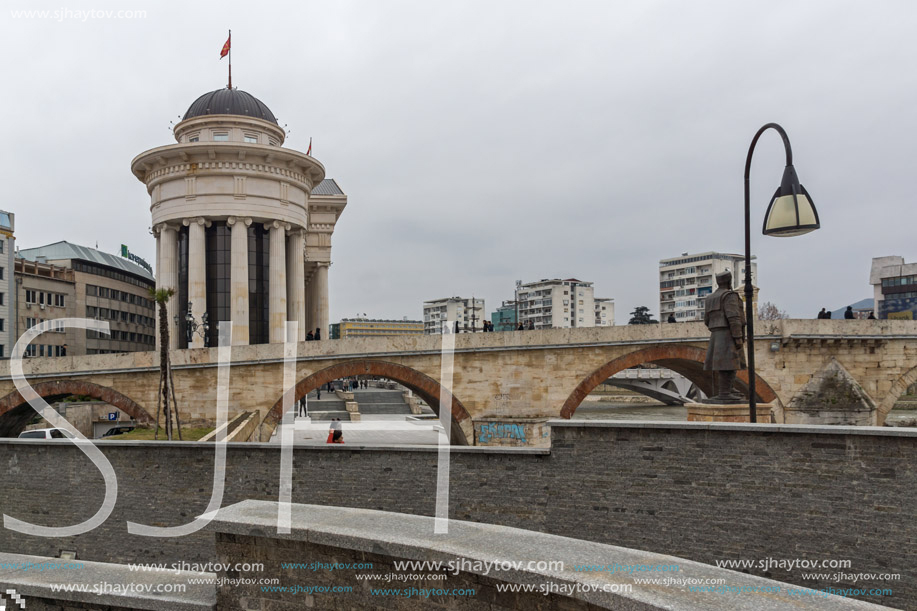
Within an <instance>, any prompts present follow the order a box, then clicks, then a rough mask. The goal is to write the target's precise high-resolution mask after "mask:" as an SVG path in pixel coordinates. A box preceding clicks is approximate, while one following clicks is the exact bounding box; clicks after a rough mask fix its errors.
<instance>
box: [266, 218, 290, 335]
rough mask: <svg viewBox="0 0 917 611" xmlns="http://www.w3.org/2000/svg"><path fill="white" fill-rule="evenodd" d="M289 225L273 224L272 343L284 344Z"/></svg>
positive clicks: (270, 306)
mask: <svg viewBox="0 0 917 611" xmlns="http://www.w3.org/2000/svg"><path fill="white" fill-rule="evenodd" d="M289 228H290V225H289V223H281V222H280V221H274V222H273V223H271V239H270V249H271V251H270V256H271V260H270V264H269V267H268V269H269V270H270V279H269V281H268V292H269V295H268V300H269V302H268V307H269V318H268V320H269V321H270V333H269V338H270V343H272V344H282V343H283V342H284V336H285V329H284V327H285V324H284V323H286V320H287V261H286V232H287V230H288V229H289Z"/></svg>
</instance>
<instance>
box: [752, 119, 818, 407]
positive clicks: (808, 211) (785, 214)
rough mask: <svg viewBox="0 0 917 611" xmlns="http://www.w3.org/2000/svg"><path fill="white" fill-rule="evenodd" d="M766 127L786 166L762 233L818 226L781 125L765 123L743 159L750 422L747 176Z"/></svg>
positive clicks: (786, 234) (793, 233)
mask: <svg viewBox="0 0 917 611" xmlns="http://www.w3.org/2000/svg"><path fill="white" fill-rule="evenodd" d="M769 129H774V130H775V131H777V133H779V134H780V137H781V138H782V139H783V148H784V149H785V150H786V168H785V169H784V170H783V180H781V181H780V187H778V189H777V191H776V192H775V193H774V196H773V197H772V198H771V203H770V204H769V205H768V206H767V213H766V214H765V215H764V228H763V233H764V235H772V236H776V237H791V236H797V235H803V234H806V233H809V232H810V231H815V230H816V229H818V228H819V227H821V225H820V224H819V221H818V212H817V211H816V210H815V205H814V204H813V203H812V198H811V197H810V196H809V193H808V192H807V191H806V190H805V188H804V187H803V186H802V185H801V184H799V178H798V177H797V176H796V169H795V168H794V167H793V149H791V148H790V139H789V138H788V137H787V135H786V132H785V131H784V130H783V128H782V127H780V126H779V125H777V124H776V123H768V124H767V125H764V126H763V127H762V128H761V129H759V130H758V132H757V133H756V134H755V137H754V138H753V139H752V141H751V146H749V147H748V157H746V159H745V318H746V319H747V322H748V411H749V421H750V422H757V421H758V419H757V413H756V408H757V399H756V396H755V395H756V392H755V317H754V303H753V300H754V291H753V289H752V286H751V224H750V219H749V217H750V205H749V199H750V196H749V187H748V183H749V181H748V175H749V173H750V172H751V157H752V154H753V153H754V152H755V145H756V144H758V138H760V137H761V134H763V133H764V132H766V131H767V130H769Z"/></svg>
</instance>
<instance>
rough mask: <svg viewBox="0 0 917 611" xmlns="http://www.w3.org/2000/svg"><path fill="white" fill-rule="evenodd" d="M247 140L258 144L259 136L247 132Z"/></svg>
mask: <svg viewBox="0 0 917 611" xmlns="http://www.w3.org/2000/svg"><path fill="white" fill-rule="evenodd" d="M245 141H246V142H250V143H252V144H258V136H256V135H254V134H245Z"/></svg>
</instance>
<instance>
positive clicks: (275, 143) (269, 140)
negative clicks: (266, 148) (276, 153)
mask: <svg viewBox="0 0 917 611" xmlns="http://www.w3.org/2000/svg"><path fill="white" fill-rule="evenodd" d="M268 144H270V145H271V146H277V139H276V138H269V139H268Z"/></svg>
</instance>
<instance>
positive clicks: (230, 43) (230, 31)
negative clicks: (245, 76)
mask: <svg viewBox="0 0 917 611" xmlns="http://www.w3.org/2000/svg"><path fill="white" fill-rule="evenodd" d="M229 89H230V90H232V30H229Z"/></svg>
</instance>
